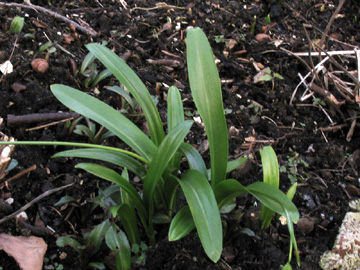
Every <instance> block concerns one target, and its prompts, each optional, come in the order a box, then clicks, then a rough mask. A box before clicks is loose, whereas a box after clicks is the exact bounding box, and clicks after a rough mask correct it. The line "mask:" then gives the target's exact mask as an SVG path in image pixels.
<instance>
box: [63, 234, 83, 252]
mask: <svg viewBox="0 0 360 270" xmlns="http://www.w3.org/2000/svg"><path fill="white" fill-rule="evenodd" d="M56 245H57V246H58V247H65V246H71V247H72V248H73V249H75V250H76V251H77V252H78V253H79V254H80V255H81V253H82V251H83V250H84V249H85V246H84V245H82V244H81V243H80V242H79V241H77V240H75V239H74V238H71V237H67V236H62V237H59V238H58V239H57V240H56Z"/></svg>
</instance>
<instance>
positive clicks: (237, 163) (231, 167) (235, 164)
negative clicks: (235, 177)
mask: <svg viewBox="0 0 360 270" xmlns="http://www.w3.org/2000/svg"><path fill="white" fill-rule="evenodd" d="M246 161H247V157H241V158H238V159H235V160H231V161H228V163H227V166H226V173H229V172H231V171H233V170H235V169H236V168H238V167H240V166H242V165H243V164H244V163H245V162H246ZM207 175H208V178H209V179H210V177H211V169H208V170H207Z"/></svg>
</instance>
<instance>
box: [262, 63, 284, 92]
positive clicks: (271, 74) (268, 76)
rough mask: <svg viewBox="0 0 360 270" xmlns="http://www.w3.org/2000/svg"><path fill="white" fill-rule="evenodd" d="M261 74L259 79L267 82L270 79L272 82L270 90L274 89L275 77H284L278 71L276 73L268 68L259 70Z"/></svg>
mask: <svg viewBox="0 0 360 270" xmlns="http://www.w3.org/2000/svg"><path fill="white" fill-rule="evenodd" d="M261 72H262V73H263V74H262V75H261V76H260V77H259V79H258V80H259V81H260V82H261V81H265V82H269V81H271V84H272V88H271V91H274V88H275V79H280V80H283V79H284V77H283V76H281V75H280V74H279V73H276V72H274V71H272V70H271V69H270V68H265V69H263V70H262V71H261Z"/></svg>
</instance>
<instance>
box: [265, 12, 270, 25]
mask: <svg viewBox="0 0 360 270" xmlns="http://www.w3.org/2000/svg"><path fill="white" fill-rule="evenodd" d="M270 23H271V18H270V14H268V15H267V16H266V18H265V24H270Z"/></svg>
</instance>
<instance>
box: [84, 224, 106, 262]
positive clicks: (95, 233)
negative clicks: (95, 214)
mask: <svg viewBox="0 0 360 270" xmlns="http://www.w3.org/2000/svg"><path fill="white" fill-rule="evenodd" d="M109 227H110V221H109V220H108V219H106V220H105V221H103V222H102V223H101V224H99V225H97V226H95V228H94V229H92V231H91V232H90V233H89V234H88V235H87V236H85V237H84V238H85V241H86V247H87V248H91V250H90V256H91V255H94V254H95V253H97V252H98V251H99V249H100V246H101V243H102V241H103V239H104V238H103V237H104V236H105V234H106V232H107V230H108V229H109Z"/></svg>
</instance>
